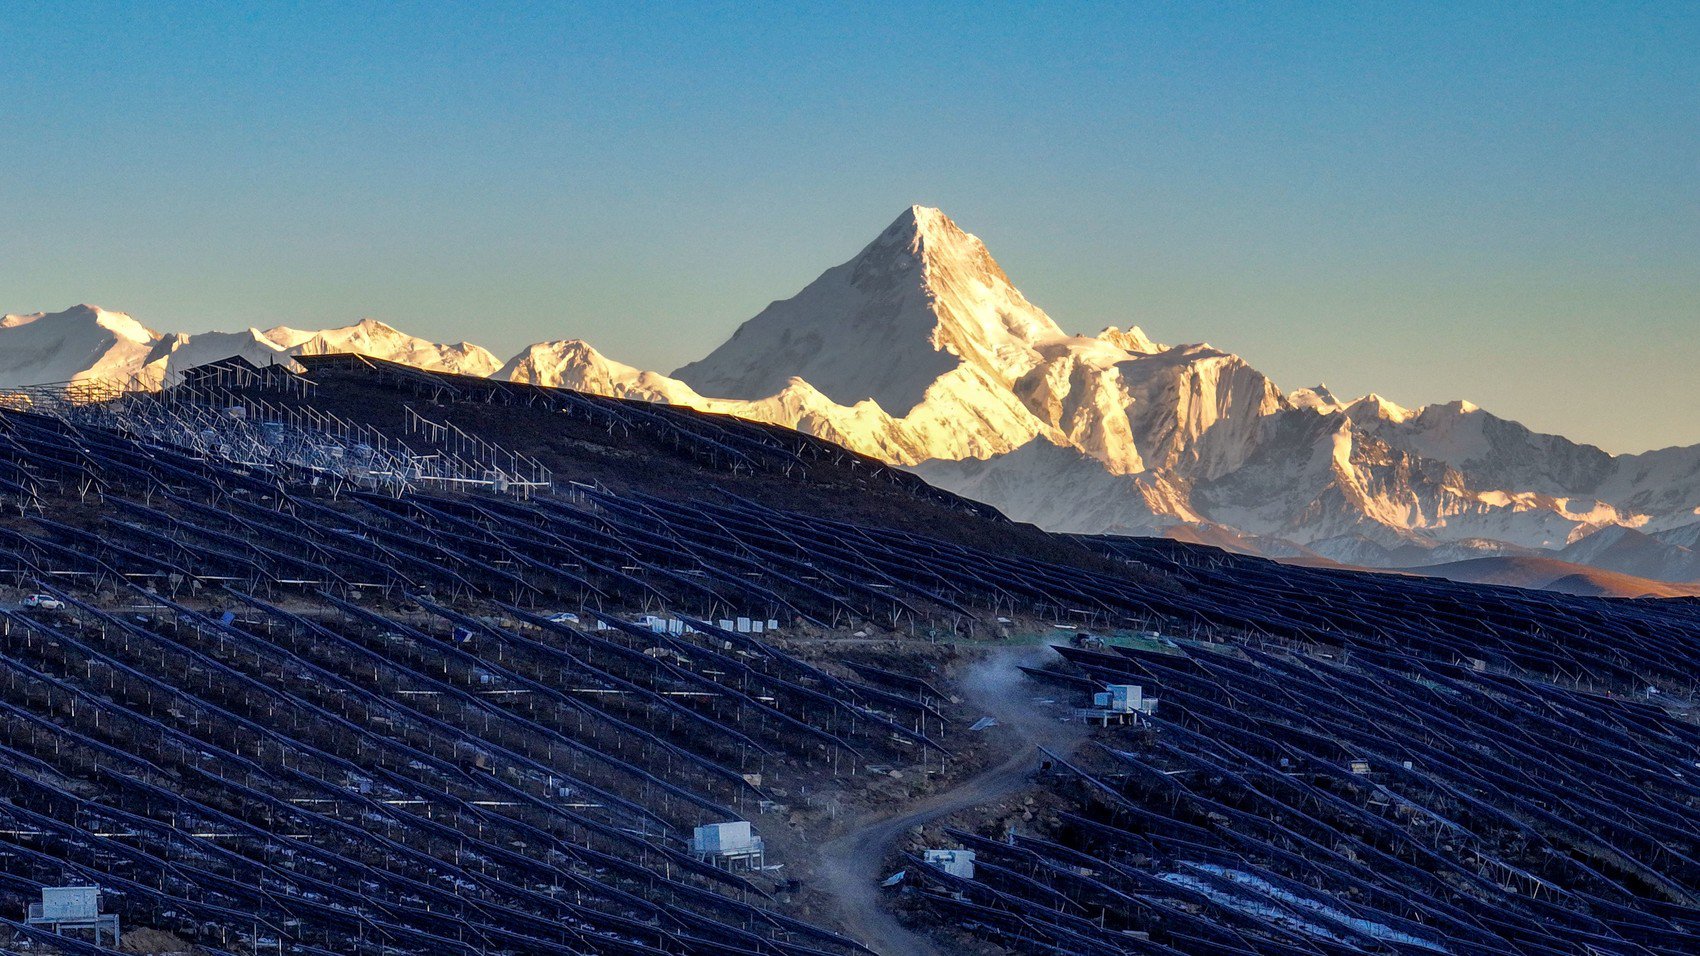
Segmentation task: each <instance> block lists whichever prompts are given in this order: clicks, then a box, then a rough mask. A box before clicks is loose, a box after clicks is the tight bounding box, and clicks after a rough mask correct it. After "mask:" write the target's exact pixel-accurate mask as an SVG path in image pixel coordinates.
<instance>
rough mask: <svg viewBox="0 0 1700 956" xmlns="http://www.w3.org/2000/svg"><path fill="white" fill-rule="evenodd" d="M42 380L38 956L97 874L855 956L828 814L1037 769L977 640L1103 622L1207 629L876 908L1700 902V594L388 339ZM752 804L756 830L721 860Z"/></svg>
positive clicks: (443, 938) (1281, 944) (210, 905)
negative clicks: (100, 377)
mask: <svg viewBox="0 0 1700 956" xmlns="http://www.w3.org/2000/svg"><path fill="white" fill-rule="evenodd" d="M3 404H4V408H5V409H6V410H4V411H0V502H3V504H4V512H3V513H0V575H3V577H0V584H5V585H11V586H13V588H14V590H13V591H12V592H11V593H12V595H13V597H14V600H12V601H10V602H9V603H7V604H5V605H4V606H3V610H0V635H3V636H0V670H3V673H0V686H4V688H5V691H4V695H3V698H0V747H3V748H4V758H5V759H3V760H0V794H3V795H4V796H6V797H7V798H8V799H9V802H7V803H3V804H0V818H3V820H4V823H3V824H0V917H3V918H4V920H5V922H4V926H3V928H0V939H4V934H6V933H10V934H12V943H11V944H10V945H11V946H12V947H13V948H15V949H19V950H27V949H28V948H29V947H31V946H35V947H38V948H37V949H36V950H35V951H41V950H40V949H39V947H40V946H42V945H45V944H43V943H42V942H41V939H40V936H39V934H40V933H41V930H40V929H39V928H36V927H31V926H29V925H26V924H24V923H23V922H22V914H23V913H24V912H25V904H26V903H28V902H30V901H31V900H32V899H34V898H35V897H36V896H37V895H38V894H39V889H40V887H41V886H43V885H48V886H60V885H75V884H83V883H86V884H90V885H99V886H101V887H102V888H103V891H104V897H103V898H104V900H105V905H106V906H107V907H108V908H109V909H113V910H115V911H116V912H118V913H119V914H120V915H121V916H122V918H123V921H124V925H125V926H126V927H127V928H133V929H134V930H136V931H138V932H139V931H146V933H152V934H155V936H154V937H153V938H154V939H156V940H157V941H158V942H157V943H156V944H155V945H154V946H153V948H152V949H150V950H148V951H153V952H166V951H173V950H172V947H174V946H175V947H177V948H178V949H181V950H185V951H187V950H190V949H193V950H194V951H199V952H208V953H218V952H238V951H253V950H254V949H255V948H256V947H265V948H271V949H274V950H281V951H284V952H295V953H316V952H336V953H350V952H370V953H380V952H383V953H397V952H414V953H437V952H466V953H473V952H477V953H530V952H632V953H641V952H669V953H718V952H725V953H733V952H739V953H742V952H755V953H850V952H856V951H859V950H860V949H861V944H860V943H859V942H858V941H857V940H854V939H851V938H848V937H847V936H846V935H845V933H844V932H842V931H841V930H840V929H838V927H840V926H853V925H859V924H858V923H857V921H856V920H855V919H853V918H852V917H851V916H850V915H847V914H846V913H844V912H840V911H839V907H837V906H836V905H835V901H834V900H833V899H831V898H830V897H826V896H823V892H822V889H821V884H819V883H818V882H817V881H815V880H814V879H813V874H814V870H813V869H811V867H812V865H813V862H814V861H813V855H814V854H815V853H816V852H817V851H818V848H819V844H820V843H821V841H822V840H823V839H825V838H827V837H829V836H832V837H837V836H841V835H843V834H844V833H845V832H846V829H847V828H850V833H851V834H852V835H853V834H854V832H855V831H854V829H853V828H854V826H856V825H858V822H857V821H864V822H865V821H866V820H867V819H868V818H869V816H870V815H873V816H877V815H879V814H881V813H890V812H894V811H896V810H898V809H900V808H902V807H903V806H905V805H906V804H907V803H910V802H914V803H918V804H924V803H926V802H927V801H928V800H929V799H931V797H930V794H939V793H943V794H945V795H946V796H948V795H949V793H950V792H961V791H960V790H957V791H952V789H951V788H953V787H967V786H968V785H970V784H972V783H974V781H976V780H980V779H982V776H981V775H983V774H985V773H994V772H996V771H997V768H996V767H993V768H991V769H990V770H988V769H987V767H988V765H990V764H993V763H995V761H996V759H1000V758H1001V756H1002V753H1001V752H1000V751H998V745H993V744H988V743H986V741H987V740H988V739H991V738H992V737H995V734H996V731H989V732H988V731H986V730H985V728H984V727H981V729H980V730H974V729H972V728H973V727H974V726H976V725H977V724H979V723H983V722H981V721H978V720H977V718H979V717H980V713H979V712H977V711H976V710H973V709H971V708H973V707H974V706H976V705H977V701H976V700H974V699H973V698H972V696H971V695H969V694H968V692H967V691H966V690H964V689H963V688H961V687H959V686H957V685H956V684H954V683H953V681H955V680H956V678H957V676H958V671H957V670H956V669H955V665H954V664H953V663H952V662H953V661H954V660H955V659H956V658H958V657H966V658H972V657H974V656H976V655H980V654H982V653H988V652H986V651H985V650H984V649H985V648H986V647H987V646H989V645H996V644H998V643H999V642H1000V641H1003V640H1006V639H1008V637H1011V636H1012V637H1014V638H1015V639H1020V638H1021V637H1022V636H1023V635H1026V636H1028V637H1031V636H1032V635H1034V634H1047V635H1066V634H1069V633H1078V631H1077V630H1067V629H1080V628H1085V629H1092V630H1095V631H1098V632H1100V633H1104V634H1107V635H1116V634H1132V633H1133V632H1136V631H1141V632H1150V631H1159V632H1161V633H1163V634H1166V635H1169V638H1168V639H1167V640H1166V641H1155V642H1154V641H1151V640H1150V639H1148V638H1146V639H1140V640H1137V641H1133V642H1128V641H1123V642H1120V643H1119V644H1118V643H1117V642H1115V641H1114V640H1112V646H1110V647H1106V648H1097V647H1086V646H1082V647H1068V648H1065V649H1064V650H1063V652H1062V655H1063V656H1062V657H1059V658H1058V663H1057V664H1056V665H1055V666H1053V667H1048V668H1045V669H1043V672H1042V674H1041V675H1040V678H1039V679H1042V680H1043V681H1045V682H1048V683H1046V684H1039V683H1034V684H1030V685H1023V686H1022V688H1021V689H1020V691H1019V692H1020V693H1022V694H1027V695H1029V696H1032V697H1039V698H1048V699H1050V700H1054V701H1056V702H1057V706H1056V709H1055V714H1056V715H1057V716H1058V717H1062V716H1065V715H1067V714H1069V713H1070V709H1069V706H1068V705H1070V704H1079V705H1081V706H1083V707H1084V706H1086V705H1087V704H1089V703H1090V702H1091V699H1092V697H1091V695H1092V694H1093V693H1095V692H1099V691H1101V690H1102V689H1103V687H1104V686H1105V685H1106V684H1137V685H1141V686H1143V687H1145V688H1147V689H1148V690H1149V692H1150V694H1151V695H1152V696H1155V697H1159V698H1160V699H1161V703H1160V705H1159V706H1158V708H1157V710H1156V712H1155V714H1149V715H1147V714H1141V715H1139V716H1138V717H1137V718H1135V719H1133V721H1132V722H1131V723H1130V724H1129V725H1127V726H1120V727H1105V728H1100V729H1097V730H1093V731H1091V734H1090V739H1089V740H1088V741H1086V742H1084V743H1082V744H1080V746H1079V747H1077V748H1076V749H1074V750H1073V751H1072V752H1056V751H1053V752H1052V753H1050V754H1049V755H1046V756H1041V755H1040V754H1039V753H1037V752H1035V751H1034V750H1033V749H1032V748H1031V746H1029V744H1030V743H1031V742H1030V741H1028V740H1026V739H1025V738H1022V737H1019V736H1017V737H1015V739H1009V740H1005V741H1004V742H1003V744H1002V745H1001V746H1003V747H1005V748H1008V749H1013V750H1014V751H1015V756H1014V757H1011V758H1010V759H1011V760H1015V761H1017V763H1019V764H1020V768H1019V769H1025V767H1026V766H1028V765H1031V766H1038V765H1039V764H1040V762H1041V760H1046V761H1049V767H1048V769H1047V770H1045V771H1044V772H1043V773H1042V774H1041V775H1040V779H1039V780H1038V782H1037V788H1036V789H1034V790H1033V791H1032V794H1033V795H1034V797H1035V799H1037V800H1038V801H1039V804H1038V805H1039V806H1040V812H1038V813H1036V814H1032V815H1031V819H1024V820H1023V821H1022V822H1021V823H1020V824H1019V825H1017V826H1015V827H1014V828H1013V830H1012V829H1011V828H1010V827H1008V826H1005V825H1003V824H1002V822H1001V821H1002V818H998V819H996V820H994V819H993V817H992V816H991V815H990V814H989V813H988V811H987V810H986V809H985V808H982V807H975V806H965V807H961V808H956V809H952V810H951V811H950V812H949V813H948V814H941V815H939V816H938V817H936V818H928V819H927V820H925V821H921V822H924V823H926V824H927V825H928V826H929V830H928V831H927V834H928V838H930V839H943V840H945V841H948V842H949V844H950V845H952V846H956V847H959V848H963V849H973V850H975V851H976V853H977V854H978V859H979V860H980V861H981V862H980V865H979V866H978V867H977V868H976V869H975V871H974V873H973V876H972V877H963V876H953V875H952V874H951V873H949V872H947V871H945V870H941V869H939V868H937V867H933V866H930V865H928V864H926V863H923V862H920V861H919V860H906V859H905V858H904V857H903V856H902V853H903V852H904V851H905V850H906V849H909V848H913V846H914V844H913V840H910V841H908V842H904V841H901V840H900V841H899V843H900V844H901V846H900V847H899V848H898V849H895V850H894V851H893V854H892V855H891V856H890V858H889V859H888V860H887V861H886V862H888V863H889V866H888V868H887V869H888V870H895V869H904V870H905V878H904V879H903V880H902V881H899V882H898V883H897V884H896V885H894V886H893V887H890V888H888V889H886V890H884V891H882V892H884V893H885V896H884V897H883V898H881V899H879V900H878V902H879V903H880V905H882V906H883V907H885V908H887V909H895V910H897V911H899V912H902V913H904V914H907V915H908V916H911V917H919V921H918V923H917V924H916V925H922V926H929V927H935V928H936V927H939V926H949V927H954V929H950V930H939V932H941V933H944V934H945V936H946V939H945V940H944V941H943V945H946V946H948V947H951V948H960V947H969V948H974V947H978V948H983V949H985V950H986V951H994V950H995V948H996V947H1000V946H1001V947H1005V948H1013V949H1015V950H1018V951H1031V952H1070V953H1073V952H1098V951H1103V952H1129V951H1133V952H1140V951H1149V952H1183V953H1193V952H1247V953H1251V952H1271V953H1286V952H1301V953H1325V952H1347V951H1372V952H1374V951H1384V952H1407V951H1409V952H1417V951H1437V947H1438V951H1449V952H1450V951H1457V952H1482V953H1486V952H1528V953H1543V952H1578V953H1580V952H1590V951H1603V952H1648V953H1654V952H1673V953H1674V952H1683V951H1686V950H1684V949H1683V947H1682V943H1681V942H1680V941H1682V940H1684V939H1686V938H1687V937H1688V936H1689V935H1691V934H1693V933H1694V932H1695V930H1696V928H1697V927H1700V922H1697V921H1696V919H1695V918H1694V915H1693V913H1694V911H1693V910H1692V909H1691V908H1690V907H1692V906H1693V905H1694V904H1695V898H1694V897H1695V895H1696V894H1697V893H1700V874H1697V872H1696V869H1695V864H1694V863H1693V862H1691V861H1693V860H1694V859H1695V858H1696V847H1695V843H1696V824H1695V820H1696V817H1697V814H1696V804H1695V800H1696V797H1697V796H1700V794H1697V793H1696V790H1695V787H1694V786H1693V785H1692V784H1691V783H1690V782H1689V781H1690V780H1692V779H1694V776H1695V775H1696V774H1700V765H1696V760H1700V735H1697V734H1696V733H1695V732H1694V731H1695V729H1696V725H1695V724H1694V722H1693V719H1692V715H1691V713H1690V712H1689V710H1688V703H1687V702H1688V701H1689V700H1691V698H1692V695H1693V693H1694V689H1695V686H1696V680H1697V678H1700V656H1697V655H1696V654H1695V649H1696V637H1697V635H1700V612H1697V610H1696V608H1697V605H1696V603H1695V602H1691V601H1680V600H1679V601H1659V602H1626V601H1612V600H1605V599H1586V598H1565V597H1559V596H1555V595H1549V594H1544V593H1539V592H1526V591H1517V590H1512V589H1496V588H1482V587H1472V586H1467V585H1457V584H1450V583H1446V582H1436V581H1428V580H1423V579H1413V578H1399V577H1389V576H1373V575H1363V574H1353V573H1347V572H1338V571H1322V570H1307V569H1296V568H1286V567H1282V566H1279V565H1275V564H1272V563H1269V562H1264V561H1257V560H1251V559H1239V558H1232V557H1229V556H1226V555H1224V554H1222V553H1221V552H1216V551H1212V550H1210V549H1204V548H1196V547H1189V546H1183V545H1176V544H1172V543H1163V542H1145V541H1136V540H1133V539H1111V538H1080V539H1071V538H1061V537H1056V536H1051V535H1046V534H1043V533H1041V532H1038V531H1037V530H1035V529H1033V528H1031V527H1027V526H1022V525H1017V524H1013V523H1011V522H1008V521H1005V520H1003V519H1002V518H1001V517H1000V516H998V515H997V514H996V513H995V512H990V511H989V510H988V509H985V508H984V507H983V506H978V505H975V504H973V503H971V502H967V501H965V500H963V499H960V498H956V497H954V496H951V495H948V494H944V493H940V492H937V491H935V490H934V489H931V488H929V487H927V486H925V485H924V484H921V483H920V482H918V481H917V480H916V479H914V478H913V476H911V475H908V474H907V473H904V472H901V471H895V470H893V469H890V468H887V467H886V466H883V465H880V464H878V463H877V462H873V461H871V460H869V459H865V458H861V457H859V456H855V455H852V454H850V453H848V452H845V451H844V450H843V449H839V448H837V447H836V446H832V445H830V444H828V443H825V442H821V441H819V440H816V439H812V438H807V437H806V436H800V435H797V434H795V433H792V432H789V431H785V430H783V429H775V428H771V427H769V426H761V425H755V424H751V423H746V422H741V421H738V420H736V419H726V418H717V417H714V416H706V415H700V414H696V413H691V412H687V411H683V410H678V409H670V408H667V407H665V406H654V405H646V404H642V403H629V402H621V401H617V400H612V399H605V398H596V397H592V396H584V395H579V394H577V393H572V392H567V391H563V390H558V389H544V388H537V387H532V386H520V385H512V384H508V383H497V382H489V381H487V380H481V379H465V378H461V377H456V376H445V375H431V374H424V373H419V372H417V371H413V370H408V369H405V368H404V367H399V366H389V365H385V364H383V363H375V362H369V361H366V360H359V359H352V358H342V357H329V358H324V359H319V360H315V361H313V362H312V363H310V367H309V371H308V374H307V375H306V376H304V377H303V376H298V375H293V374H290V373H284V372H281V371H280V370H255V369H251V368H247V369H245V368H243V367H241V366H239V365H228V366H225V367H222V368H220V367H214V368H211V369H208V370H207V371H205V372H203V373H202V374H200V375H198V376H194V377H192V379H191V380H190V381H188V382H186V383H185V385H183V386H181V387H180V388H179V389H175V390H173V391H171V392H168V393H166V394H164V395H146V394H129V395H85V396H83V400H82V401H77V402H67V401H65V400H64V397H63V396H54V395H48V394H42V393H18V394H14V395H11V396H7V397H5V400H4V403H3ZM30 595H33V596H36V598H35V599H34V600H25V597H26V596H30ZM31 604H33V606H28V605H31ZM1059 626H1060V627H1062V628H1067V629H1058V627H1059ZM951 641H963V642H969V643H965V644H961V645H960V648H959V649H958V650H951V649H949V648H944V647H941V648H938V649H937V651H938V653H937V656H934V657H926V656H912V653H911V652H912V651H913V650H914V649H916V648H919V649H921V650H923V651H925V650H927V649H932V648H934V647H935V645H934V644H933V643H932V642H951ZM989 653H990V654H992V655H994V656H995V655H996V654H998V653H1000V652H998V651H990V652H989ZM1064 658H1066V660H1065V659H1064ZM1047 688H1048V689H1047ZM964 696H968V697H969V699H968V700H967V701H966V702H964V701H963V700H962V698H963V697H964ZM1046 706H1047V705H1045V704H1043V703H1040V702H1035V703H1034V705H1033V709H1035V710H1036V711H1038V710H1043V709H1044V708H1045V707H1046ZM988 733H989V734H990V735H991V737H988ZM1023 748H1025V750H1024V749H1023ZM1023 754H1025V757H1024V756H1023ZM1407 761H1408V762H1409V766H1406V763H1407ZM1360 770H1361V771H1363V772H1360ZM900 776H901V777H902V778H903V779H905V780H908V781H917V780H918V781H925V784H924V785H916V786H917V788H916V789H902V788H900V787H898V786H897V785H896V784H895V783H893V781H894V780H896V779H898V778H899V777H900ZM1018 782H1019V781H1018ZM1021 786H1022V787H1023V788H1025V787H1026V784H1021ZM842 807H849V808H852V809H854V810H855V811H856V812H855V813H851V812H846V813H845V814H844V815H843V817H841V816H840V814H839V810H840V808H842ZM741 821H748V822H750V823H752V824H753V827H754V832H755V833H756V834H758V835H760V836H761V837H762V838H763V839H764V840H765V841H766V843H765V854H764V855H759V856H752V855H744V856H739V857H737V858H735V859H734V858H731V857H727V856H723V855H716V854H715V853H714V852H708V853H704V852H702V847H701V846H699V845H698V844H696V843H695V842H694V841H693V837H694V835H695V834H694V829H695V828H696V827H698V826H702V825H705V824H712V823H719V822H741ZM882 875H883V874H882ZM937 916H944V917H947V918H946V919H944V920H940V919H938V918H936V917H937ZM147 938H149V937H147V936H146V935H135V934H132V940H134V939H147ZM1671 940H1677V941H1679V942H1676V943H1672V942H1670V941H1671ZM51 945H53V946H56V947H63V948H65V949H67V950H69V949H73V948H75V947H76V946H77V945H79V944H76V943H73V942H70V941H69V940H68V939H59V940H55V941H53V942H52V944H51ZM1496 947H1497V948H1496ZM1590 947H1591V948H1590Z"/></svg>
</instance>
